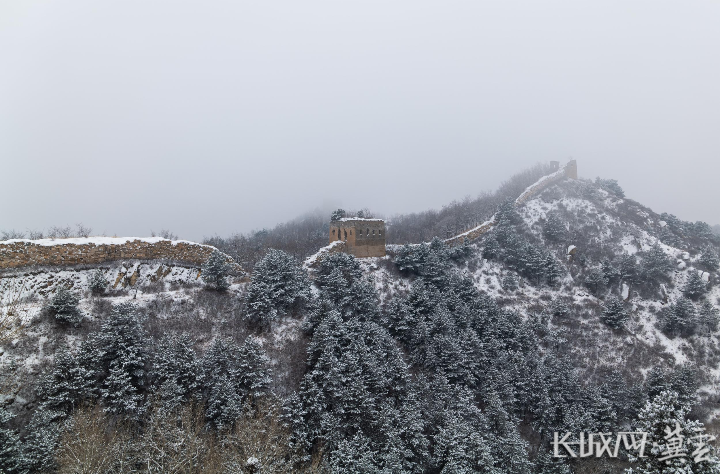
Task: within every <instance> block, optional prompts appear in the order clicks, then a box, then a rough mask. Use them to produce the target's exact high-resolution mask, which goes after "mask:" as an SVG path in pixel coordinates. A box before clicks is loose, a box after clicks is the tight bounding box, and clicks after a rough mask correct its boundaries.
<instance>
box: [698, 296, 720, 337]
mask: <svg viewBox="0 0 720 475" xmlns="http://www.w3.org/2000/svg"><path fill="white" fill-rule="evenodd" d="M718 322H720V310H718V309H717V308H716V307H715V306H714V305H713V304H711V303H710V302H708V301H707V300H706V301H704V302H703V303H702V305H701V306H700V311H699V312H698V323H699V325H700V326H701V327H702V330H703V331H705V332H708V333H711V332H715V331H717V329H718Z"/></svg>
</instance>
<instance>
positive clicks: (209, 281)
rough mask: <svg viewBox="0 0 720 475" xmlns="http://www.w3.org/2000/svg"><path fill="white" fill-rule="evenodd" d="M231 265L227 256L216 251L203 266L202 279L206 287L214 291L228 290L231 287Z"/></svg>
mask: <svg viewBox="0 0 720 475" xmlns="http://www.w3.org/2000/svg"><path fill="white" fill-rule="evenodd" d="M229 274H230V264H228V262H227V256H226V255H225V254H223V253H222V252H220V251H218V250H217V249H215V250H214V251H213V252H212V254H210V256H209V257H208V258H207V260H206V261H205V263H204V264H203V266H202V274H201V275H202V278H203V281H204V282H205V285H206V286H207V287H208V288H209V289H213V290H220V291H222V290H227V289H228V288H229V287H230V284H229V282H228V276H229Z"/></svg>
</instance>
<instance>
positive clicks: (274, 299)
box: [247, 249, 311, 326]
mask: <svg viewBox="0 0 720 475" xmlns="http://www.w3.org/2000/svg"><path fill="white" fill-rule="evenodd" d="M310 298H311V293H310V281H309V280H308V277H307V272H306V271H305V269H303V268H302V267H301V266H300V264H299V263H298V262H297V261H296V260H295V258H293V257H292V256H291V255H289V254H287V253H285V252H283V251H278V250H275V249H271V250H270V251H269V252H268V253H267V254H266V255H265V257H263V258H262V259H261V260H260V261H259V262H258V263H257V264H256V265H255V270H254V272H253V275H252V281H251V282H250V286H249V288H248V294H247V305H248V318H249V319H250V320H251V321H254V322H258V323H260V324H262V325H265V326H267V325H269V324H270V323H271V322H273V321H274V320H277V319H278V318H280V317H281V316H283V315H287V314H291V313H293V312H296V311H298V310H301V309H302V308H304V307H305V305H307V303H308V302H309V301H310Z"/></svg>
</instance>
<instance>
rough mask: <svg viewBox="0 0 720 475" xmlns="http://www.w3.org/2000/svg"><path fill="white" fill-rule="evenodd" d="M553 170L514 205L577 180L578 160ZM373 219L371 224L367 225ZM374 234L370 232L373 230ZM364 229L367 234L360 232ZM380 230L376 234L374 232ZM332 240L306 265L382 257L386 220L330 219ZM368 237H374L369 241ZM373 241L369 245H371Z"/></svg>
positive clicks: (468, 236) (479, 231) (482, 229)
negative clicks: (336, 256) (341, 255)
mask: <svg viewBox="0 0 720 475" xmlns="http://www.w3.org/2000/svg"><path fill="white" fill-rule="evenodd" d="M550 165H551V167H552V169H553V170H554V171H553V173H551V174H550V175H546V176H544V177H542V178H540V179H539V180H538V181H536V182H535V183H533V184H532V185H530V186H529V187H527V188H526V189H525V191H523V192H522V193H521V194H520V196H518V197H517V199H516V200H515V206H522V205H523V204H524V203H525V202H527V201H528V200H530V198H532V197H534V196H536V195H537V194H538V193H540V192H541V191H543V190H544V189H546V188H547V187H549V186H551V185H553V184H554V183H557V182H558V181H561V180H564V179H566V178H569V179H572V180H577V178H578V175H577V161H576V160H570V161H569V162H568V163H567V164H566V165H565V166H564V167H562V168H560V162H550ZM367 223H371V225H372V227H368V225H367ZM494 225H495V216H493V217H491V218H490V219H489V220H487V221H485V222H484V223H482V224H478V225H476V226H474V227H472V228H470V229H468V230H466V231H464V232H462V233H460V234H457V235H455V236H452V237H450V238H448V239H445V240H444V242H445V244H447V245H448V246H457V245H460V244H462V243H463V242H465V241H473V240H475V239H477V238H479V237H480V236H482V235H483V234H485V233H487V232H488V231H490V230H491V229H492V228H493V226H494ZM371 229H372V230H373V231H372V235H370V234H369V232H370V230H371ZM363 230H365V231H364V232H365V235H362V234H361V233H362V232H363ZM376 230H377V234H375V232H376ZM329 234H330V235H329V240H330V244H329V245H328V246H325V247H323V248H322V249H320V250H319V251H318V252H317V253H315V254H314V255H312V256H311V257H309V258H308V259H307V260H306V261H305V265H306V266H307V267H312V266H314V265H315V264H316V263H317V262H318V261H319V260H320V259H322V256H323V255H324V254H330V253H336V252H346V253H348V254H353V255H354V256H355V257H383V256H385V255H386V252H387V245H386V243H385V222H384V221H383V220H381V219H370V220H368V219H361V218H343V219H341V220H338V221H333V222H331V223H330V233H329ZM368 238H372V241H369V240H368ZM368 244H370V245H368Z"/></svg>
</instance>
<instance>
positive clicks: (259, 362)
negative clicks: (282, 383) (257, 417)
mask: <svg viewBox="0 0 720 475" xmlns="http://www.w3.org/2000/svg"><path fill="white" fill-rule="evenodd" d="M269 362H270V361H269V359H268V357H267V356H266V355H265V352H264V351H263V350H262V347H261V346H260V344H259V343H258V342H257V340H256V339H255V338H253V337H251V336H249V337H247V338H246V339H245V342H244V343H243V345H242V346H241V347H240V349H239V350H238V368H237V369H238V374H239V377H238V379H237V381H236V382H235V383H236V385H237V388H238V391H239V392H240V393H241V394H242V395H243V396H244V397H248V398H251V399H256V398H259V397H261V396H264V395H266V394H267V393H268V392H269V387H270V382H271V380H272V378H271V373H270V370H269V368H268V365H269Z"/></svg>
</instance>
